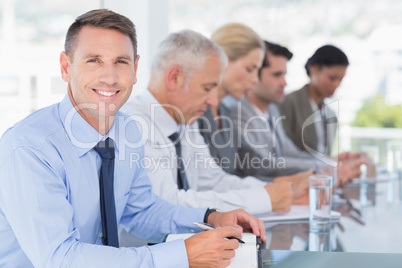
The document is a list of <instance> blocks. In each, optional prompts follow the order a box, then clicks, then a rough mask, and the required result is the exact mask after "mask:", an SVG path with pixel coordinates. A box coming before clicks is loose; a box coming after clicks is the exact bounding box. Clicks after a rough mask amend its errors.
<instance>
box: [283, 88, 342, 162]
mask: <svg viewBox="0 0 402 268" xmlns="http://www.w3.org/2000/svg"><path fill="white" fill-rule="evenodd" d="M279 108H280V111H281V114H282V115H283V116H285V117H286V119H284V120H283V121H282V122H283V127H284V129H285V131H286V134H287V135H288V137H289V138H290V139H291V140H292V141H293V142H294V144H296V146H297V147H299V148H300V149H301V150H304V151H307V149H306V146H308V147H310V148H311V149H313V150H315V151H317V149H318V148H317V139H318V138H317V132H316V127H315V124H320V123H322V122H314V120H313V119H314V115H313V113H314V112H313V110H312V109H311V105H310V96H309V94H308V91H307V85H306V86H304V87H303V88H301V89H299V90H297V91H294V92H292V93H290V94H289V95H287V96H285V98H284V100H283V102H282V103H281V104H280V106H279ZM326 118H327V122H326V124H325V125H326V127H327V131H326V132H327V148H326V151H325V154H326V155H328V156H329V155H331V149H332V146H333V143H334V139H335V135H336V130H337V126H338V120H337V117H336V115H335V113H334V112H333V111H332V110H331V109H329V108H328V106H326ZM321 153H324V152H321Z"/></svg>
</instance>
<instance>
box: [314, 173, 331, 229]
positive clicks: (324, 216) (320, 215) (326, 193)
mask: <svg viewBox="0 0 402 268" xmlns="http://www.w3.org/2000/svg"><path fill="white" fill-rule="evenodd" d="M309 182H310V189H309V198H310V200H309V201H310V229H311V230H323V229H328V228H329V227H330V224H331V207H332V177H331V176H326V175H313V176H310V178H309Z"/></svg>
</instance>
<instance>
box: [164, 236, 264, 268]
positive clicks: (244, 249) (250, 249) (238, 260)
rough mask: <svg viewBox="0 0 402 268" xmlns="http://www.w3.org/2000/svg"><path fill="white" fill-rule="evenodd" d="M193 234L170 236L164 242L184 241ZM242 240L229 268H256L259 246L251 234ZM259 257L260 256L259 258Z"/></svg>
mask: <svg viewBox="0 0 402 268" xmlns="http://www.w3.org/2000/svg"><path fill="white" fill-rule="evenodd" d="M192 235H193V233H186V234H170V235H168V236H167V238H166V242H169V241H173V240H176V239H186V238H189V237H190V236H192ZM242 235H243V238H242V240H243V241H244V244H240V246H239V248H238V249H236V255H235V257H234V258H233V259H231V262H230V265H229V266H228V267H231V268H258V255H259V254H258V253H259V250H261V249H259V247H260V246H261V245H258V244H257V237H256V236H255V235H254V234H252V233H243V234H242ZM260 257H261V256H260Z"/></svg>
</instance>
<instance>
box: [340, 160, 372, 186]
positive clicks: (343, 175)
mask: <svg viewBox="0 0 402 268" xmlns="http://www.w3.org/2000/svg"><path fill="white" fill-rule="evenodd" d="M362 164H366V160H365V159H359V158H355V159H347V160H344V161H342V162H339V164H338V179H337V185H336V186H338V187H339V186H343V185H345V184H346V183H348V182H349V181H351V180H353V179H354V178H358V177H360V175H361V171H360V166H361V165H362Z"/></svg>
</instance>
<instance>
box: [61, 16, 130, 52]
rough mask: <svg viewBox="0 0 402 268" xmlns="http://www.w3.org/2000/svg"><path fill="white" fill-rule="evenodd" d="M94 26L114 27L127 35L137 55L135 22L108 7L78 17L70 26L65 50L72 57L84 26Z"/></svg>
mask: <svg viewBox="0 0 402 268" xmlns="http://www.w3.org/2000/svg"><path fill="white" fill-rule="evenodd" d="M87 25H88V26H92V27H97V28H104V29H113V30H116V31H119V32H121V33H122V34H125V35H127V36H128V37H129V38H130V39H131V42H132V43H133V48H134V59H135V58H136V57H137V35H136V32H135V26H134V23H133V22H132V21H131V20H130V19H128V18H127V17H125V16H123V15H120V14H117V13H115V12H113V11H111V10H108V9H95V10H91V11H88V12H87V13H85V14H82V15H81V16H79V17H77V19H76V20H75V21H74V23H73V24H71V26H70V28H68V31H67V35H66V41H65V43H64V50H65V52H66V53H67V55H68V56H69V57H70V59H72V58H73V54H74V48H75V45H76V42H77V37H78V34H79V32H80V30H81V29H82V27H84V26H87Z"/></svg>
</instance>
